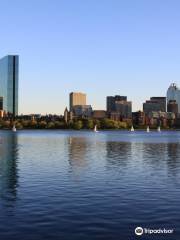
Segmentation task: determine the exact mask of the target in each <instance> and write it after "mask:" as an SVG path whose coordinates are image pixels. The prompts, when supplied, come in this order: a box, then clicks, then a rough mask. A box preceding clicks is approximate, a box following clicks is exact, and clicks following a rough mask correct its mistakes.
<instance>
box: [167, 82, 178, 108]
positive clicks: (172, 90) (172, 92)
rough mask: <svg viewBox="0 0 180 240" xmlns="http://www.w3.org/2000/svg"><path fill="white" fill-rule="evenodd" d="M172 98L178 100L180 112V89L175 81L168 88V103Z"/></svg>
mask: <svg viewBox="0 0 180 240" xmlns="http://www.w3.org/2000/svg"><path fill="white" fill-rule="evenodd" d="M171 100H175V101H176V103H177V104H178V113H180V89H179V88H178V86H177V85H176V84H175V83H172V84H171V85H170V87H169V88H168V90H167V104H168V103H169V101H171Z"/></svg>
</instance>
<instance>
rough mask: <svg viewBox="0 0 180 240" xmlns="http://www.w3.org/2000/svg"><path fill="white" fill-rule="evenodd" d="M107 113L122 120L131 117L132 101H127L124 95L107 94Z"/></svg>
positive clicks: (112, 117)
mask: <svg viewBox="0 0 180 240" xmlns="http://www.w3.org/2000/svg"><path fill="white" fill-rule="evenodd" d="M106 107H107V114H108V116H109V118H111V119H113V120H122V119H126V118H131V117H132V102H130V101H127V97H126V96H120V95H116V96H114V97H113V96H108V97H107V106H106Z"/></svg>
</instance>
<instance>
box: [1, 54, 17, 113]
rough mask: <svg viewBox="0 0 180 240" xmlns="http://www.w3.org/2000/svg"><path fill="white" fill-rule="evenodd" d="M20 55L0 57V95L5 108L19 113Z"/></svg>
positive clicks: (7, 111)
mask: <svg viewBox="0 0 180 240" xmlns="http://www.w3.org/2000/svg"><path fill="white" fill-rule="evenodd" d="M18 82H19V56H17V55H8V56H5V57H3V58H2V59H0V97H2V98H3V110H4V111H6V113H10V114H12V115H13V116H16V115H18Z"/></svg>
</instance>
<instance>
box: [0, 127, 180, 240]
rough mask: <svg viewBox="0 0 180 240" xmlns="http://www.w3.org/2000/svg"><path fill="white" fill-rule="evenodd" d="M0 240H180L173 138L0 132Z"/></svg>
mask: <svg viewBox="0 0 180 240" xmlns="http://www.w3.org/2000/svg"><path fill="white" fill-rule="evenodd" d="M136 227H142V228H147V229H159V228H161V229H164V228H165V229H173V233H172V234H161V235H160V234H143V236H141V237H139V236H136V235H135V232H134V230H135V228H136ZM0 239H2V240H6V239H8V240H36V239H37V240H45V239H48V240H51V239H52V240H55V239H59V240H66V239H67V240H76V239H77V240H81V239H82V240H94V239H95V240H96V239H105V240H106V239H107V240H110V239H112V240H116V239H117V240H118V239H120V240H121V239H122V240H131V239H158V240H159V239H168V240H170V239H173V240H178V239H180V132H175V131H174V132H171V131H169V132H166V131H165V132H161V133H157V132H151V133H146V132H143V131H138V132H134V133H131V132H127V131H102V132H99V133H93V132H90V131H60V130H58V131H55V130H54V131H53V130H52V131H51V130H45V131H44V130H40V131H38V130H37V131H36V130H34V131H31V130H29V131H24V130H23V131H18V132H16V133H13V132H10V131H0Z"/></svg>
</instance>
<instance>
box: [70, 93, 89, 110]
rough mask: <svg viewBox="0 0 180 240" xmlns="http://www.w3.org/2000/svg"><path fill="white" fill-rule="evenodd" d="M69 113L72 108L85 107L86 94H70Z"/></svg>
mask: <svg viewBox="0 0 180 240" xmlns="http://www.w3.org/2000/svg"><path fill="white" fill-rule="evenodd" d="M69 100H70V101H69V102H70V111H73V106H77V105H86V94H84V93H79V92H72V93H70V99H69Z"/></svg>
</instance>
